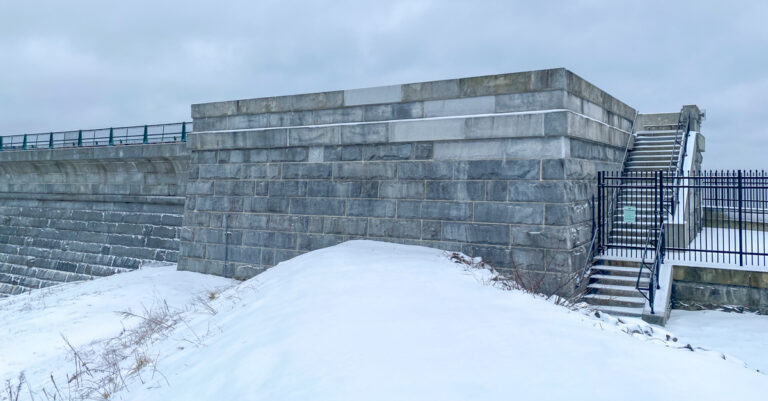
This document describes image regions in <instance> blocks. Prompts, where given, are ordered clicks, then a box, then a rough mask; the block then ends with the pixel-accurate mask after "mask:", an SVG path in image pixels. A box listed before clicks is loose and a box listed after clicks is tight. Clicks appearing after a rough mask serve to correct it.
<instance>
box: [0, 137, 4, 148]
mask: <svg viewBox="0 0 768 401" xmlns="http://www.w3.org/2000/svg"><path fill="white" fill-rule="evenodd" d="M2 150H3V137H2V136H0V151H2Z"/></svg>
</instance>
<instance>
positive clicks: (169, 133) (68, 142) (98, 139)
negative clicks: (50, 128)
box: [0, 122, 193, 151]
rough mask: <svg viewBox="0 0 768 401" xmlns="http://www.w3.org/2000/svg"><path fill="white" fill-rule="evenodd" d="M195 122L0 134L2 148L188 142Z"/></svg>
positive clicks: (34, 148) (31, 148) (37, 148)
mask: <svg viewBox="0 0 768 401" xmlns="http://www.w3.org/2000/svg"><path fill="white" fill-rule="evenodd" d="M192 128H193V126H192V123H191V122H180V123H170V124H153V125H138V126H132V127H116V128H99V129H88V130H77V131H59V132H48V133H42V134H24V135H12V136H0V151H3V150H39V149H57V148H80V147H91V146H116V145H135V144H150V143H169V142H186V141H187V134H188V133H189V132H192V131H193V129H192Z"/></svg>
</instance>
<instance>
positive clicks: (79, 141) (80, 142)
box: [77, 130, 83, 148]
mask: <svg viewBox="0 0 768 401" xmlns="http://www.w3.org/2000/svg"><path fill="white" fill-rule="evenodd" d="M77 147H78V148H82V147H83V130H79V131H77Z"/></svg>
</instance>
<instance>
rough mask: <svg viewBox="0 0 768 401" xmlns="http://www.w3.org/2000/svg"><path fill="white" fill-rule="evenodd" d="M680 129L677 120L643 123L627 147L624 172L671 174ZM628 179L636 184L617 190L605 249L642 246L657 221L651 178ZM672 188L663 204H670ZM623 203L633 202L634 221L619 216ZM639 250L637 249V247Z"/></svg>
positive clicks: (657, 213)
mask: <svg viewBox="0 0 768 401" xmlns="http://www.w3.org/2000/svg"><path fill="white" fill-rule="evenodd" d="M681 143H682V133H681V132H680V131H678V130H677V125H676V124H671V125H653V126H651V125H646V126H645V127H644V130H642V131H637V132H636V133H635V143H634V146H633V147H632V149H631V150H630V151H629V154H628V158H627V162H626V164H625V166H624V171H625V172H626V173H635V174H641V175H642V174H647V175H648V177H652V176H653V175H654V174H656V172H657V171H663V172H664V174H673V173H674V172H675V170H676V166H677V164H678V160H679V158H680V147H681ZM627 183H632V184H636V185H637V186H638V187H635V188H622V189H621V190H620V192H619V194H618V199H617V205H616V208H614V211H613V216H612V223H613V224H612V228H611V232H610V235H609V236H608V249H611V245H614V246H616V245H623V246H633V247H636V248H637V247H641V246H644V245H645V242H646V240H647V234H648V229H649V228H653V227H655V226H657V225H658V224H659V201H658V199H656V197H657V196H658V195H657V193H656V191H655V189H654V188H653V185H655V184H654V183H653V182H652V181H647V180H642V179H638V180H635V181H631V180H630V181H628V182H627ZM672 195H673V193H672V192H671V191H668V192H667V193H665V198H664V205H665V207H667V208H669V207H670V204H671V202H672ZM624 206H635V207H636V216H637V221H636V222H635V223H625V222H624V221H623V218H622V213H623V212H622V210H623V207H624ZM638 252H639V251H638Z"/></svg>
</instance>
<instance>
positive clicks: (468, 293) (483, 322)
mask: <svg viewBox="0 0 768 401" xmlns="http://www.w3.org/2000/svg"><path fill="white" fill-rule="evenodd" d="M129 274H133V273H128V274H126V276H127V275H129ZM491 278H492V275H491V273H490V272H488V271H478V270H473V269H468V268H467V267H466V266H464V265H462V264H457V263H454V262H452V261H451V260H450V258H449V255H448V254H447V253H446V252H443V251H440V250H435V249H430V248H424V247H416V246H404V245H397V244H389V243H380V242H372V241H350V242H346V243H344V244H341V245H337V246H334V247H330V248H325V249H322V250H318V251H314V252H310V253H307V254H304V255H302V256H299V257H296V258H294V259H291V260H289V261H286V262H283V263H281V264H279V265H277V266H275V267H274V268H272V269H269V270H268V271H266V272H265V273H263V274H261V275H259V276H257V277H255V278H253V279H251V280H248V281H246V282H244V283H242V284H241V285H238V286H236V287H232V288H231V289H229V290H226V291H223V292H221V293H220V294H218V296H217V297H215V298H216V299H214V300H211V301H210V302H207V303H206V307H207V308H208V310H199V309H197V310H192V311H189V312H186V313H185V321H184V324H183V325H179V326H178V327H176V329H175V331H173V332H172V333H170V334H169V335H168V336H164V337H163V338H161V339H159V340H158V341H156V342H154V343H153V344H151V345H150V346H149V349H147V350H146V351H147V354H148V355H156V356H157V357H156V363H155V365H154V367H153V371H152V372H145V373H144V374H143V375H141V377H140V378H136V377H134V378H133V379H130V380H128V383H127V385H128V386H127V387H128V388H127V389H125V390H122V391H119V392H117V393H114V394H112V395H111V398H113V399H123V400H302V401H306V400H356V401H357V400H388V401H389V400H475V399H477V400H510V399H523V400H526V399H541V400H563V399H584V400H587V399H588V400H616V399H633V398H635V399H645V398H646V397H647V396H648V395H649V394H652V398H653V399H655V400H675V401H680V400H702V399H745V400H750V399H763V397H764V390H765V389H766V388H768V376H765V375H762V374H760V373H757V372H755V371H753V370H750V369H745V368H744V367H743V364H742V363H739V362H738V361H736V362H734V361H729V360H723V359H722V358H721V357H720V354H717V353H713V352H699V351H698V350H696V349H695V348H691V349H693V351H691V349H689V348H687V347H684V345H685V344H679V343H676V342H674V341H673V336H672V335H671V334H670V333H667V332H666V331H664V330H661V329H659V328H658V327H655V326H651V325H648V324H646V323H644V322H642V321H639V320H635V319H616V318H612V317H610V316H606V315H601V316H599V317H598V316H596V315H595V314H594V313H593V312H591V311H589V310H585V309H580V308H575V307H570V308H567V307H563V306H560V305H555V304H554V303H553V302H551V301H548V300H545V299H543V298H541V297H536V296H533V295H531V294H527V293H524V292H522V291H516V290H513V291H504V290H501V289H499V288H496V287H495V286H493V285H488V284H489V283H492V281H491ZM95 302H96V301H95ZM1 305H2V304H0V306H1ZM71 313H72V316H71V318H72V319H80V318H82V316H81V315H78V314H77V313H75V311H72V312H71ZM627 334H630V335H627ZM4 377H5V376H0V379H1V378H4Z"/></svg>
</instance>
